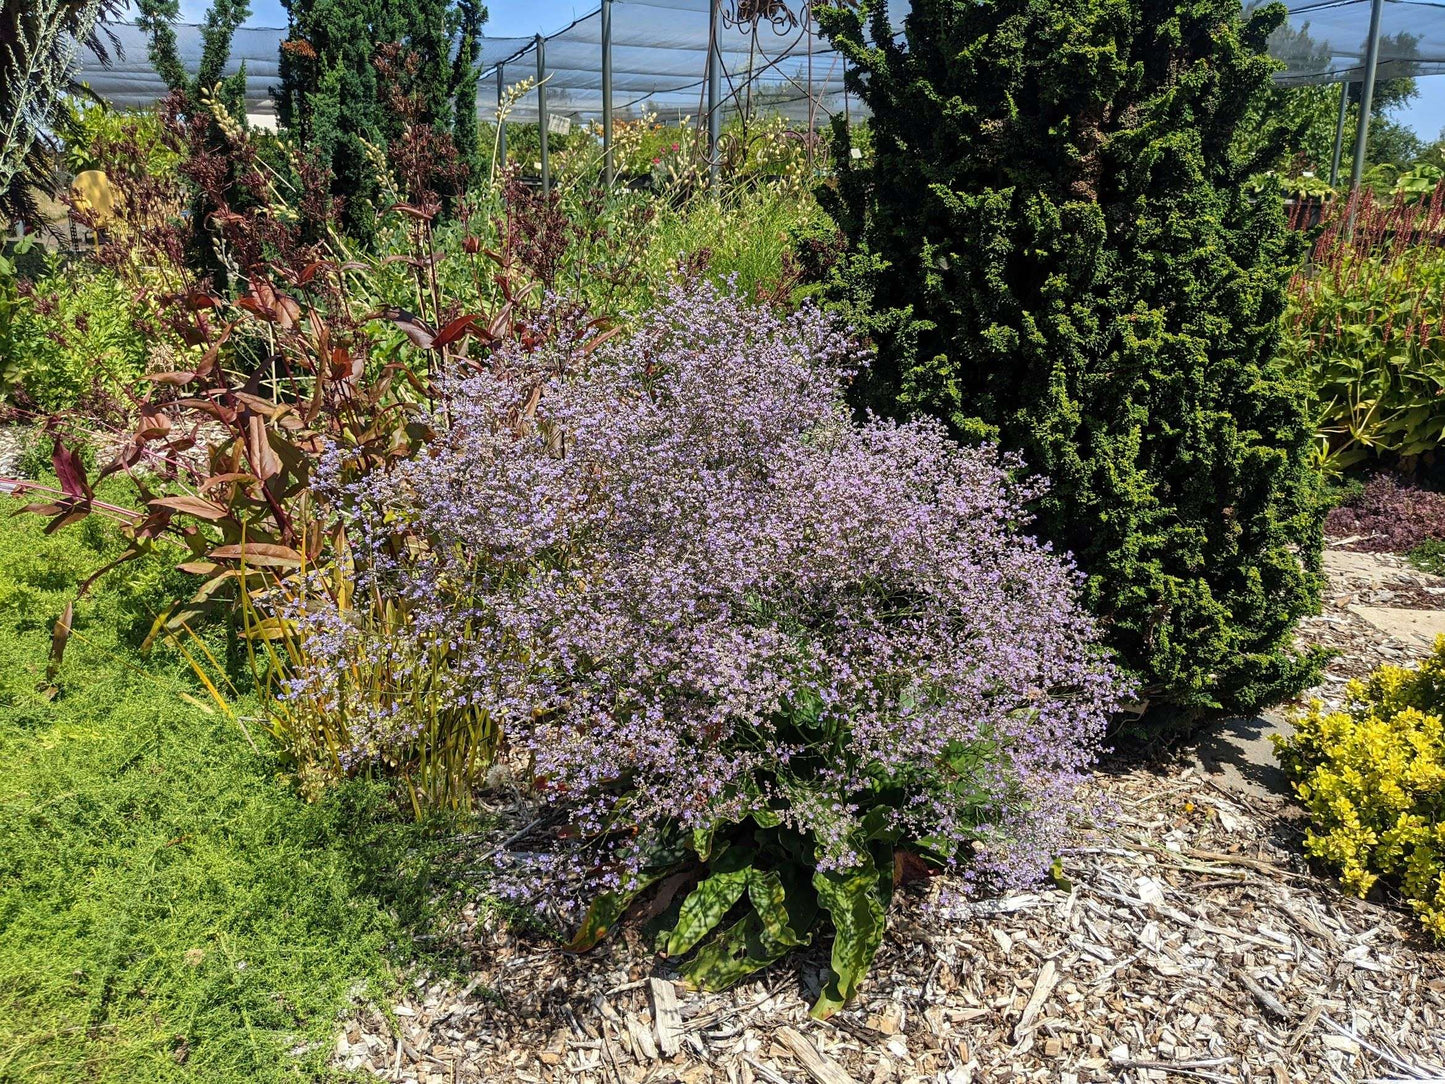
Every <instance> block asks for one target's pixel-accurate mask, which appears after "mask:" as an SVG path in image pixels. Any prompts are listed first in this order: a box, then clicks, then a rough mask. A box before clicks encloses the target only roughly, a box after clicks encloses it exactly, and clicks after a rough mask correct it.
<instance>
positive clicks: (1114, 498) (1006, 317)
mask: <svg viewBox="0 0 1445 1084" xmlns="http://www.w3.org/2000/svg"><path fill="white" fill-rule="evenodd" d="M1283 14H1284V9H1283V7H1282V6H1281V5H1279V4H1274V5H1272V6H1271V7H1269V8H1267V9H1264V10H1257V11H1255V12H1253V13H1252V14H1250V15H1249V16H1248V17H1247V18H1246V17H1243V16H1242V15H1241V11H1240V5H1239V0H914V2H913V5H912V13H911V14H910V15H909V17H908V18H907V20H906V22H905V24H904V26H905V32H904V35H903V37H902V39H901V40H900V39H896V38H894V37H893V36H892V32H891V28H890V26H889V24H888V20H887V13H886V8H885V7H884V6H883V0H863V3H862V5H861V8H859V9H851V8H843V7H834V8H830V9H826V10H824V11H823V12H821V13H820V21H821V22H822V24H823V27H824V29H825V32H827V33H828V34H829V35H830V36H831V37H832V38H833V40H834V41H835V42H836V43H837V44H838V46H839V47H840V49H841V50H842V51H843V53H844V54H845V55H846V56H847V58H848V60H849V62H850V72H849V76H848V79H849V83H850V90H851V91H852V92H853V93H856V94H858V95H859V96H860V97H861V98H862V99H863V100H864V101H865V102H866V103H867V105H868V106H869V107H870V109H871V111H872V120H871V126H872V136H873V147H874V151H873V155H872V157H871V158H866V159H864V160H862V161H861V162H859V163H856V164H855V163H853V162H852V161H851V160H850V157H849V153H848V138H849V137H848V133H847V132H846V130H841V129H840V133H839V139H840V140H841V142H842V146H841V147H840V148H839V154H838V155H837V160H838V161H839V162H840V163H842V169H841V172H840V176H839V178H838V182H837V185H836V187H834V188H832V189H831V190H827V191H825V192H824V193H823V196H824V199H825V201H826V202H827V203H828V205H829V208H830V210H831V211H832V212H833V213H834V215H835V217H836V219H837V221H838V222H839V224H840V225H841V226H842V228H843V229H844V232H845V233H846V234H847V236H848V240H849V244H850V252H849V254H848V257H847V258H846V259H845V261H844V262H843V263H842V265H841V271H840V272H839V274H838V277H837V278H836V279H835V281H834V283H833V286H834V290H835V292H836V294H837V295H839V296H841V297H843V298H846V299H851V302H850V303H851V304H852V305H853V311H854V314H855V315H856V316H858V317H859V320H860V323H862V324H863V325H864V327H865V328H866V329H868V330H871V332H872V333H873V335H874V337H875V339H876V340H877V341H878V345H879V347H880V357H879V359H878V362H877V364H876V366H875V368H874V370H873V372H872V374H871V376H870V377H869V379H868V380H867V381H866V382H864V383H862V384H860V385H859V389H858V393H859V395H860V396H861V397H862V398H863V399H864V400H866V402H867V404H868V405H871V406H874V407H877V408H882V409H884V410H888V411H892V412H896V413H902V414H908V413H913V412H919V411H923V412H929V413H932V414H934V415H936V416H938V417H939V418H941V419H943V420H944V421H945V422H946V423H947V424H948V425H949V426H950V427H951V428H952V429H953V430H954V431H955V433H957V434H958V435H959V436H960V437H963V438H966V439H978V438H993V439H998V440H999V441H1000V442H1001V443H1002V444H1003V445H1004V446H1005V447H1007V448H1010V449H1014V450H1017V451H1018V452H1020V453H1022V455H1023V456H1024V458H1025V460H1026V462H1027V463H1028V465H1029V466H1030V467H1031V468H1032V469H1034V470H1036V471H1039V472H1042V473H1044V474H1046V475H1047V476H1048V477H1049V478H1050V479H1051V481H1052V489H1051V491H1050V493H1049V494H1048V496H1047V497H1046V498H1044V499H1043V500H1042V501H1041V502H1040V504H1039V506H1038V509H1037V512H1038V524H1037V527H1038V529H1039V530H1040V532H1041V533H1042V534H1044V535H1045V536H1047V537H1049V538H1050V539H1052V540H1053V541H1054V542H1056V543H1057V544H1058V545H1059V546H1060V547H1061V548H1064V549H1067V550H1070V551H1072V552H1073V553H1074V554H1075V556H1076V557H1077V559H1078V561H1079V563H1080V565H1081V566H1082V568H1083V570H1084V572H1085V573H1086V574H1087V576H1088V580H1087V586H1086V595H1087V601H1088V603H1089V605H1090V606H1091V607H1092V609H1093V610H1094V611H1095V612H1096V613H1097V614H1098V615H1099V617H1100V618H1101V619H1102V622H1103V624H1104V627H1105V629H1106V632H1107V635H1108V636H1109V638H1110V640H1111V642H1112V643H1113V645H1114V646H1115V647H1116V648H1117V649H1118V651H1119V652H1120V654H1121V657H1122V659H1123V661H1124V662H1125V663H1126V664H1127V665H1129V666H1130V667H1131V668H1132V669H1133V670H1134V672H1135V673H1136V674H1137V675H1138V677H1139V682H1140V688H1141V693H1142V695H1144V696H1147V697H1149V698H1150V699H1151V701H1153V702H1154V703H1156V704H1159V703H1161V702H1162V703H1165V704H1169V705H1172V706H1174V707H1175V708H1177V709H1182V710H1184V711H1186V712H1189V713H1194V712H1198V711H1201V710H1210V709H1219V708H1224V709H1229V710H1250V709H1254V708H1256V707H1258V706H1260V705H1262V704H1265V703H1268V702H1270V701H1272V700H1274V699H1277V698H1279V697H1281V696H1283V695H1286V694H1288V693H1291V692H1294V691H1296V690H1298V689H1300V688H1301V687H1302V686H1303V685H1304V684H1305V683H1306V682H1307V681H1308V680H1309V679H1310V677H1311V676H1312V674H1313V673H1314V672H1315V670H1316V668H1317V660H1316V659H1315V658H1314V657H1312V656H1311V657H1301V656H1299V655H1296V654H1295V653H1293V652H1292V651H1291V649H1290V643H1289V641H1290V637H1291V631H1292V628H1293V626H1294V624H1295V621H1296V620H1297V619H1298V617H1299V616H1301V615H1302V614H1304V613H1307V612H1309V611H1311V610H1312V609H1313V608H1314V607H1315V606H1316V605H1317V595H1318V589H1319V581H1318V575H1317V572H1318V568H1319V560H1320V556H1319V555H1320V547H1321V509H1320V505H1319V501H1318V495H1317V483H1316V480H1315V478H1314V475H1313V473H1312V469H1311V467H1310V465H1309V450H1310V437H1311V429H1310V425H1309V419H1308V417H1307V415H1306V411H1305V406H1304V402H1305V400H1304V395H1303V393H1302V390H1301V389H1300V388H1299V387H1297V386H1296V385H1295V384H1294V383H1292V382H1291V379H1290V378H1289V377H1288V376H1287V374H1286V372H1285V370H1284V369H1283V367H1282V366H1281V365H1280V364H1279V363H1278V362H1277V361H1276V360H1275V351H1276V346H1277V343H1278V338H1279V320H1280V315H1281V312H1282V310H1283V307H1284V300H1285V295H1284V290H1285V283H1286V280H1287V277H1288V274H1289V271H1290V267H1291V264H1292V258H1293V254H1294V252H1295V246H1294V243H1293V240H1292V238H1291V237H1290V235H1289V233H1288V231H1287V229H1286V226H1285V220H1284V215H1283V209H1282V198H1281V195H1280V194H1279V192H1277V191H1275V190H1273V189H1271V188H1268V187H1266V188H1265V190H1264V191H1262V192H1260V191H1257V190H1255V189H1252V188H1250V187H1248V186H1247V185H1246V183H1245V182H1246V180H1247V179H1248V178H1249V177H1250V176H1251V175H1252V174H1254V173H1255V172H1256V171H1257V170H1258V168H1259V166H1260V164H1261V163H1262V162H1266V161H1269V160H1270V159H1271V158H1272V157H1273V156H1274V155H1276V154H1277V152H1278V148H1277V147H1276V146H1274V145H1272V141H1271V140H1269V139H1268V138H1265V139H1261V138H1259V133H1257V132H1250V133H1248V134H1249V136H1250V138H1249V139H1247V140H1246V139H1244V138H1243V136H1244V135H1245V134H1246V133H1245V132H1243V131H1242V129H1241V125H1242V122H1243V121H1244V118H1245V117H1246V116H1247V115H1249V107H1250V103H1251V102H1252V101H1254V100H1255V99H1256V97H1257V96H1258V95H1259V94H1261V93H1263V92H1264V91H1265V88H1266V86H1267V83H1268V80H1269V78H1270V71H1271V62H1270V60H1269V59H1268V57H1267V55H1266V53H1265V38H1266V36H1267V35H1268V33H1269V31H1270V30H1271V29H1272V28H1273V27H1275V26H1277V25H1278V24H1279V23H1280V21H1281V19H1282V18H1283ZM865 31H866V32H865ZM1256 115H1257V114H1256ZM1246 147H1248V148H1250V149H1249V150H1248V151H1246V149H1245V148H1246ZM860 299H861V301H860Z"/></svg>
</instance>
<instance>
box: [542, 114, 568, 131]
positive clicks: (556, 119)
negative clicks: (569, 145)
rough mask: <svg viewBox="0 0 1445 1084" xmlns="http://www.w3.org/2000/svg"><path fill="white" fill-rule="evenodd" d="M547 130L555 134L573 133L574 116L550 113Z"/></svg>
mask: <svg viewBox="0 0 1445 1084" xmlns="http://www.w3.org/2000/svg"><path fill="white" fill-rule="evenodd" d="M547 131H549V132H551V133H552V134H553V135H560V136H565V135H571V134H572V118H571V117H564V116H561V115H560V114H558V113H552V114H549V115H548V117H547Z"/></svg>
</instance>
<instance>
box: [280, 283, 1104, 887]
mask: <svg viewBox="0 0 1445 1084" xmlns="http://www.w3.org/2000/svg"><path fill="white" fill-rule="evenodd" d="M579 323H580V321H579ZM595 334H596V332H595V329H594V330H590V331H589V330H585V329H583V328H581V327H579V328H578V329H576V331H575V333H563V334H561V335H553V336H551V337H550V338H549V340H548V345H544V346H541V347H537V346H535V343H534V344H533V345H532V346H531V348H530V349H524V347H523V346H521V345H518V346H514V347H509V348H507V349H505V350H504V351H503V352H502V353H501V354H499V356H498V357H497V358H496V359H495V365H494V366H493V368H492V369H491V371H489V372H487V373H484V374H481V375H477V374H476V373H474V372H473V373H469V374H467V375H460V376H456V377H454V378H453V379H452V382H451V384H450V386H449V388H448V396H447V401H448V410H447V413H446V417H445V419H438V423H437V424H438V426H439V428H440V435H439V438H438V439H437V441H436V442H435V443H433V444H432V445H430V446H429V448H428V449H427V450H426V451H424V452H423V453H422V454H421V455H420V456H419V457H418V458H416V459H414V460H411V461H408V462H405V463H403V464H401V465H400V466H398V467H396V468H394V469H392V470H391V471H390V472H389V473H386V474H384V475H373V476H372V477H370V478H367V479H365V480H364V481H362V482H359V483H356V484H351V485H348V486H345V487H342V486H335V485H334V486H333V487H332V489H331V492H330V497H331V499H332V501H333V502H334V504H335V506H336V507H337V508H339V509H340V514H341V515H342V517H343V519H344V520H345V522H346V524H347V528H348V534H349V537H350V539H351V546H352V550H353V552H354V554H355V555H356V576H357V579H358V594H359V593H361V592H363V591H365V592H369V593H375V594H376V595H378V596H379V597H385V598H391V599H395V600H397V601H398V602H399V603H401V604H403V605H404V607H405V609H406V612H407V613H408V614H409V618H408V622H407V625H406V627H405V628H404V629H402V630H400V631H392V632H390V633H388V635H390V636H393V637H404V638H405V639H406V641H407V644H408V645H412V644H415V643H417V642H424V643H426V644H429V645H432V646H433V647H436V646H437V645H440V647H441V648H442V649H443V650H444V652H445V657H446V667H445V669H446V674H445V680H444V681H441V682H438V683H437V684H438V687H439V688H441V689H442V690H443V692H444V695H446V696H448V697H451V698H454V699H455V702H456V703H457V704H458V705H461V706H466V707H467V708H469V709H484V710H485V711H486V712H487V713H488V714H489V715H490V717H491V718H494V719H497V720H500V721H501V723H502V727H503V732H504V734H505V737H506V741H507V742H508V743H509V745H510V747H511V749H512V750H513V751H514V752H515V753H518V754H525V755H526V756H527V757H529V758H530V762H531V764H532V771H533V774H534V780H535V782H536V784H537V785H538V787H539V788H540V790H541V792H542V793H544V794H546V795H547V796H549V798H550V800H552V801H554V802H556V803H561V804H564V805H565V806H566V809H567V811H568V813H569V819H570V822H571V823H572V825H573V826H574V827H575V829H577V831H575V832H574V833H571V834H570V837H569V838H571V839H573V840H576V841H579V842H577V844H576V846H577V847H579V848H583V849H585V848H587V847H591V848H592V849H591V850H590V851H589V852H587V861H586V863H585V866H580V865H579V866H578V867H577V868H579V869H580V868H585V869H586V870H588V871H589V872H588V874H587V879H588V882H589V883H588V884H587V885H586V886H585V888H586V889H588V890H596V889H599V888H602V889H605V888H609V887H616V886H618V885H622V886H623V887H625V883H626V881H627V880H628V878H629V877H630V876H632V875H634V874H635V872H636V870H637V869H639V868H640V867H641V866H642V864H643V863H644V862H645V858H644V857H643V855H644V853H645V847H644V846H643V844H641V843H639V842H638V841H639V840H642V841H645V840H648V839H655V838H657V836H658V835H659V833H666V832H677V831H678V830H688V829H707V828H709V827H712V826H716V825H718V824H721V823H736V822H738V821H739V820H740V819H742V818H745V817H747V816H748V815H749V814H750V813H751V812H754V811H757V810H765V811H767V815H768V816H769V817H770V818H773V819H775V820H781V822H782V823H783V824H784V825H785V826H787V827H790V828H791V829H794V830H796V831H797V832H798V833H801V834H802V835H803V836H804V837H806V838H808V839H809V840H811V841H812V843H813V845H814V847H815V856H816V863H817V868H819V869H821V870H830V869H832V870H840V869H846V868H848V867H849V866H850V865H852V864H853V863H854V862H855V860H856V859H857V856H858V848H859V840H860V839H861V838H862V836H861V834H860V823H861V821H862V818H863V817H864V816H865V815H867V814H869V812H870V811H872V810H874V809H876V801H875V800H874V799H875V797H876V795H878V794H880V793H888V794H890V795H893V796H894V797H893V798H891V799H890V806H889V808H888V809H887V811H886V815H885V819H886V821H887V829H888V830H889V831H891V832H893V833H894V834H895V835H897V836H900V837H901V838H903V839H906V840H913V841H918V846H919V848H920V849H926V851H927V852H928V853H929V854H930V855H933V856H935V858H937V859H940V860H941V861H942V862H943V863H944V864H957V865H959V866H961V867H963V868H964V869H965V870H967V871H971V874H972V875H974V876H978V875H980V874H983V875H987V876H988V877H989V878H990V879H991V880H993V881H995V882H997V881H1000V880H1001V881H1003V882H1005V883H1010V884H1014V883H1019V882H1023V881H1029V880H1031V879H1033V878H1036V877H1037V876H1038V875H1039V874H1040V873H1041V871H1043V870H1044V869H1046V868H1047V865H1048V861H1049V858H1050V856H1051V855H1052V854H1053V853H1054V852H1055V850H1056V848H1057V845H1058V844H1059V842H1060V839H1061V830H1062V826H1063V824H1064V821H1065V818H1066V816H1067V814H1068V812H1069V811H1070V809H1071V808H1072V806H1071V803H1072V802H1073V801H1074V792H1075V789H1076V786H1077V783H1078V781H1079V779H1080V776H1081V773H1082V772H1083V771H1084V770H1085V769H1086V768H1087V767H1088V765H1089V764H1090V762H1091V760H1092V758H1093V757H1094V755H1095V751H1096V748H1097V741H1098V738H1099V735H1100V732H1101V729H1102V727H1103V725H1104V721H1105V718H1106V716H1107V714H1108V712H1109V711H1110V710H1111V709H1112V708H1113V706H1114V705H1115V704H1116V702H1117V689H1116V679H1115V674H1114V671H1113V670H1112V668H1111V667H1110V665H1109V664H1108V663H1107V662H1106V661H1105V660H1104V659H1102V658H1101V656H1100V655H1099V653H1098V651H1097V650H1096V648H1095V646H1094V630H1093V628H1092V626H1091V624H1090V622H1089V620H1088V618H1087V617H1086V616H1085V615H1084V614H1083V613H1082V612H1081V611H1080V610H1079V608H1078V606H1077V605H1076V603H1075V598H1074V596H1075V591H1076V588H1077V576H1076V574H1075V572H1074V570H1073V569H1072V568H1071V566H1070V565H1069V563H1068V562H1067V561H1065V560H1063V559H1061V558H1060V557H1059V556H1057V555H1055V554H1053V553H1051V552H1050V551H1049V549H1048V547H1046V546H1044V545H1041V544H1040V543H1038V542H1036V541H1034V540H1033V539H1032V538H1029V537H1027V536H1026V535H1024V534H1023V533H1021V530H1020V528H1021V526H1023V525H1024V524H1025V522H1026V517H1025V515H1024V513H1023V512H1022V508H1023V506H1024V505H1025V503H1026V502H1027V501H1028V500H1029V499H1030V498H1031V497H1032V496H1034V495H1035V494H1036V493H1037V488H1036V486H1035V485H1034V484H1033V483H1021V482H1019V481H1018V480H1017V479H1016V477H1015V476H1016V475H1017V474H1018V472H1019V464H1018V463H1017V462H1015V461H1012V460H1009V459H1004V458H1001V457H1000V456H999V455H997V454H996V453H995V452H993V451H992V450H987V449H983V450H980V449H971V448H963V447H959V446H958V445H956V444H954V443H952V442H951V441H950V440H949V439H948V438H947V437H946V435H945V433H944V432H943V431H942V430H941V429H940V428H939V427H938V426H937V425H936V424H934V423H932V422H926V421H916V422H908V423H904V424H898V423H894V422H888V421H882V420H877V419H870V420H868V421H866V422H864V423H862V424H859V423H858V422H857V421H855V420H854V418H853V417H852V415H851V414H850V412H849V410H848V408H847V407H846V405H845V403H844V400H843V391H844V388H845V384H846V381H847V379H848V377H849V375H850V373H851V371H852V370H854V369H855V368H856V367H857V366H858V365H859V364H860V358H859V356H858V354H857V353H856V352H855V351H854V350H853V349H852V348H851V347H850V345H849V339H848V338H847V336H846V335H844V334H843V333H842V332H841V331H840V329H839V328H838V327H836V326H835V325H834V323H833V322H832V321H831V320H830V319H829V318H828V317H826V316H825V315H824V314H822V313H820V312H819V311H817V310H816V309H814V308H811V307H806V306H805V307H804V308H803V309H802V310H801V311H799V312H795V313H792V314H790V315H781V314H778V313H775V312H773V311H769V310H764V309H759V308H754V307H751V306H749V305H747V304H745V303H743V302H742V301H740V300H738V299H735V298H733V297H731V296H728V295H726V294H725V293H722V292H719V291H716V290H714V289H712V288H709V287H707V286H702V285H691V286H685V287H683V286H679V287H678V288H677V289H676V290H675V291H674V292H673V293H672V295H671V296H670V297H668V298H667V299H666V301H665V302H664V303H662V304H661V305H659V306H658V307H657V308H656V309H655V310H654V311H652V312H650V313H648V314H646V315H645V316H644V317H642V318H641V319H640V321H639V322H638V324H637V326H636V327H635V328H634V329H633V330H632V331H631V332H630V333H629V334H626V335H622V336H617V337H614V338H612V339H610V340H609V341H607V342H606V343H604V344H602V345H600V346H597V344H596V343H595V340H594V341H592V342H590V343H589V341H588V340H589V336H595ZM593 346H596V349H591V348H590V347H593ZM307 613H308V616H307V617H306V618H305V622H306V623H307V628H305V629H303V632H304V633H306V635H307V636H308V637H309V647H310V650H309V652H308V656H307V662H306V665H305V667H304V668H303V669H302V671H301V672H300V673H299V674H298V675H297V677H296V679H295V683H294V685H293V689H294V690H295V695H303V694H305V693H306V690H308V689H309V690H311V692H312V693H315V694H316V695H323V696H330V697H333V698H334V697H337V696H341V697H344V696H345V695H346V690H345V688H344V687H343V686H344V682H342V681H340V680H338V676H339V675H341V674H343V673H344V672H345V671H346V669H347V666H348V658H350V657H352V656H354V654H355V653H357V652H363V653H366V652H369V653H371V654H372V655H380V654H386V653H387V652H392V653H396V654H404V653H406V652H408V651H410V650H411V647H410V646H408V647H406V648H404V649H403V647H402V646H401V645H399V644H396V643H390V644H389V643H386V642H381V641H376V642H365V643H358V638H361V639H362V640H365V639H366V637H367V636H368V635H370V636H372V637H373V638H374V637H376V636H377V635H378V634H374V633H372V634H368V633H366V632H364V631H362V630H358V629H356V628H352V629H350V630H347V629H346V628H345V626H346V623H347V622H346V620H345V618H344V617H343V615H340V614H338V613H336V612H334V611H328V610H327V609H326V608H325V606H324V605H323V606H321V607H320V608H318V606H317V605H310V606H309V607H308V610H307ZM350 718H351V730H350V740H351V742H352V749H351V750H349V753H348V755H350V756H352V757H357V758H367V757H371V758H378V759H392V760H394V759H395V758H396V757H397V756H398V755H400V754H399V753H398V748H399V747H401V746H404V744H405V743H406V742H407V741H408V740H410V739H411V737H412V736H413V735H412V730H411V728H409V725H408V721H407V719H406V718H405V713H398V712H396V711H395V710H394V708H392V707H386V708H384V709H382V710H373V709H368V708H367V707H366V706H365V705H354V706H353V710H351V712H350ZM519 759H521V757H520V755H519ZM874 816H875V818H876V814H874ZM873 829H874V830H875V831H876V829H877V824H876V820H875V823H874V824H873ZM618 840H628V841H630V842H628V843H627V844H626V845H625V846H622V847H619V846H618V845H617V841H618ZM609 841H610V842H609Z"/></svg>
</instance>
